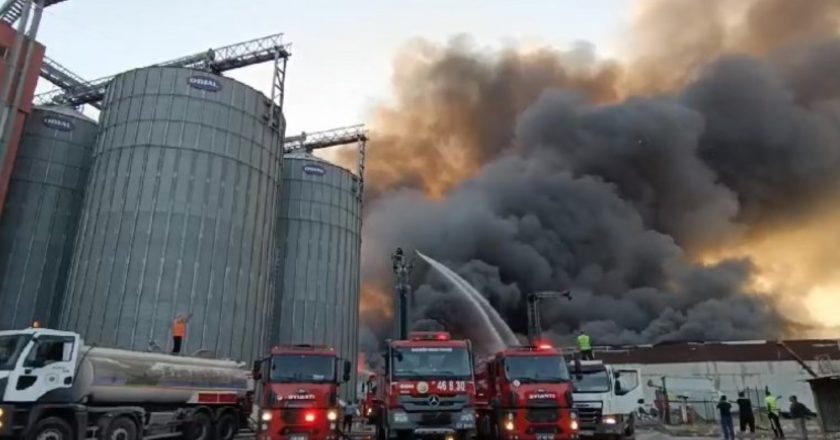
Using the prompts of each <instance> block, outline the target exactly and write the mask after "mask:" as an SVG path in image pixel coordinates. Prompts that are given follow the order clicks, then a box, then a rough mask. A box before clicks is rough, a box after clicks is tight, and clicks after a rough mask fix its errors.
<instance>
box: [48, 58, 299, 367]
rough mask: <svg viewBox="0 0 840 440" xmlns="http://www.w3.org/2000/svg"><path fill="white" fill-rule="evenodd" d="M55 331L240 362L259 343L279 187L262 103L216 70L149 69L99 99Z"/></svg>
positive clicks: (278, 160)
mask: <svg viewBox="0 0 840 440" xmlns="http://www.w3.org/2000/svg"><path fill="white" fill-rule="evenodd" d="M103 104H104V110H103V113H102V117H101V120H100V125H101V127H100V129H101V131H100V135H99V139H98V141H97V143H96V148H95V149H94V155H93V164H92V167H91V173H90V179H89V180H88V182H89V183H88V188H87V194H86V196H85V197H86V198H85V204H84V205H85V206H84V209H83V211H82V218H81V221H80V223H79V238H78V240H77V245H76V249H75V253H74V256H73V263H72V267H71V271H70V275H69V281H68V289H67V290H68V291H67V304H68V305H67V306H66V307H65V308H64V310H63V313H62V323H63V325H64V327H66V328H68V329H72V330H76V331H78V332H80V333H82V334H83V335H84V336H85V339H86V341H89V342H91V343H96V344H98V345H100V346H109V347H121V348H129V349H146V348H147V347H149V346H150V345H155V344H156V345H157V346H158V347H159V348H161V349H168V348H170V347H171V342H170V340H171V334H170V326H171V323H172V320H173V318H174V317H175V316H176V315H177V314H181V313H183V314H192V319H191V320H190V321H189V324H188V327H187V336H186V339H185V346H184V349H183V351H184V352H185V353H192V352H195V351H198V350H206V351H209V352H211V353H213V354H215V355H216V356H227V357H232V358H236V359H243V360H244V359H250V358H253V357H254V356H255V355H256V354H258V353H262V352H264V349H265V348H266V346H267V344H266V334H267V329H266V327H265V326H266V325H267V321H268V318H269V311H270V310H271V308H272V303H271V301H272V300H273V296H272V295H271V294H270V293H271V292H273V279H272V277H271V271H272V268H273V264H274V261H275V255H276V246H277V244H276V230H277V223H276V216H277V201H278V200H279V196H280V194H279V189H280V184H281V169H282V146H281V134H280V133H281V132H282V130H283V125H284V121H283V120H282V116H280V115H279V113H277V114H278V116H276V117H275V119H274V120H273V121H272V122H271V123H269V122H268V121H269V120H270V119H271V117H270V114H271V105H270V102H269V100H268V99H267V98H266V97H265V96H263V95H262V94H261V93H259V92H258V91H256V90H254V89H252V88H250V87H248V86H246V85H244V84H241V83H239V82H236V81H234V80H232V79H229V78H225V77H222V76H216V75H211V74H207V73H202V72H199V71H195V70H189V69H182V68H172V67H152V68H144V69H139V70H133V71H130V72H126V73H123V74H121V75H118V76H117V77H115V79H114V80H113V81H112V83H111V84H110V85H109V87H108V91H107V93H106V95H105V99H104V101H103Z"/></svg>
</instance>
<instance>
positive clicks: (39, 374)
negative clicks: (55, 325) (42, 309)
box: [0, 328, 253, 440]
mask: <svg viewBox="0 0 840 440" xmlns="http://www.w3.org/2000/svg"><path fill="white" fill-rule="evenodd" d="M252 390H253V381H252V380H251V377H250V373H249V370H248V369H247V368H246V367H245V365H244V364H241V363H237V362H234V361H226V360H225V361H222V360H211V359H202V358H193V357H182V356H172V355H168V354H161V353H145V352H135V351H128V350H116V349H109V348H96V347H88V346H85V345H84V342H83V340H82V338H81V336H80V335H79V334H77V333H71V332H64V331H57V330H48V329H40V328H29V329H26V330H19V331H2V332H0V439H25V440H30V439H31V440H83V439H99V440H105V439H107V440H140V439H152V438H155V439H157V438H168V437H177V436H183V438H186V439H190V440H211V439H216V440H230V439H232V438H233V437H234V436H235V435H236V432H237V431H238V430H239V427H240V426H243V425H242V424H243V423H245V421H246V420H247V417H248V415H249V412H250V409H251V405H252V399H253V395H252Z"/></svg>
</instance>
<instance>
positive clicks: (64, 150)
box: [0, 108, 97, 330]
mask: <svg viewBox="0 0 840 440" xmlns="http://www.w3.org/2000/svg"><path fill="white" fill-rule="evenodd" d="M71 112H72V110H50V109H44V108H37V109H34V110H33V111H32V113H30V115H29V116H28V118H27V120H26V123H25V125H24V132H23V136H22V138H21V142H20V148H19V149H18V154H17V159H16V161H15V166H14V169H13V171H12V178H11V180H10V183H9V192H8V194H7V197H6V206H5V209H4V212H3V216H2V219H0V330H9V329H20V328H25V327H28V326H29V325H31V323H32V322H33V321H39V322H40V323H41V324H42V325H47V326H54V325H56V324H58V322H57V321H58V315H59V313H60V310H61V300H62V296H63V294H64V287H65V283H66V281H67V269H68V267H69V266H70V258H71V256H72V251H73V240H74V238H75V234H76V225H77V224H78V220H79V212H80V211H81V208H82V197H83V192H84V189H85V178H86V176H87V170H88V166H89V165H90V157H91V151H92V150H93V144H94V142H95V141H96V134H97V127H96V123H95V122H94V121H92V120H90V119H87V118H85V117H84V116H81V115H74V114H73V113H71Z"/></svg>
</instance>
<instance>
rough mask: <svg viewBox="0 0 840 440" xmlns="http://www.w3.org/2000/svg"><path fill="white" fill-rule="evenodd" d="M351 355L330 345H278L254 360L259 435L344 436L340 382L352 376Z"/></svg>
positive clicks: (266, 439)
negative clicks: (347, 357)
mask: <svg viewBox="0 0 840 440" xmlns="http://www.w3.org/2000/svg"><path fill="white" fill-rule="evenodd" d="M350 370H351V365H350V362H349V361H346V360H343V359H340V358H338V356H337V355H336V353H335V351H334V350H333V349H332V348H329V347H325V346H314V345H294V346H285V347H275V348H274V349H272V351H271V356H269V357H268V358H266V359H262V360H259V361H257V362H255V363H254V378H255V379H257V380H258V381H259V385H260V391H259V397H258V399H259V400H258V402H259V407H260V413H259V417H260V420H259V425H258V430H257V438H258V439H261V440H280V439H284V440H285V439H288V440H318V439H323V440H332V439H337V438H339V437H340V433H339V424H340V416H341V414H340V411H341V408H340V407H339V402H338V391H339V390H338V386H339V384H340V383H343V382H347V381H349V380H350V373H351V371H350Z"/></svg>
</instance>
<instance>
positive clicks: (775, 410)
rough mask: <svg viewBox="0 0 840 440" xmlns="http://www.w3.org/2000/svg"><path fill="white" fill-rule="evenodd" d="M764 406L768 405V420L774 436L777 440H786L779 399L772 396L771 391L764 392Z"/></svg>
mask: <svg viewBox="0 0 840 440" xmlns="http://www.w3.org/2000/svg"><path fill="white" fill-rule="evenodd" d="M764 404H765V405H767V418H768V419H770V426H771V427H772V428H773V435H774V436H775V437H776V438H785V433H784V431H782V423H781V421H780V420H779V399H778V398H776V396H774V395H772V394H770V390H764Z"/></svg>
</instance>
